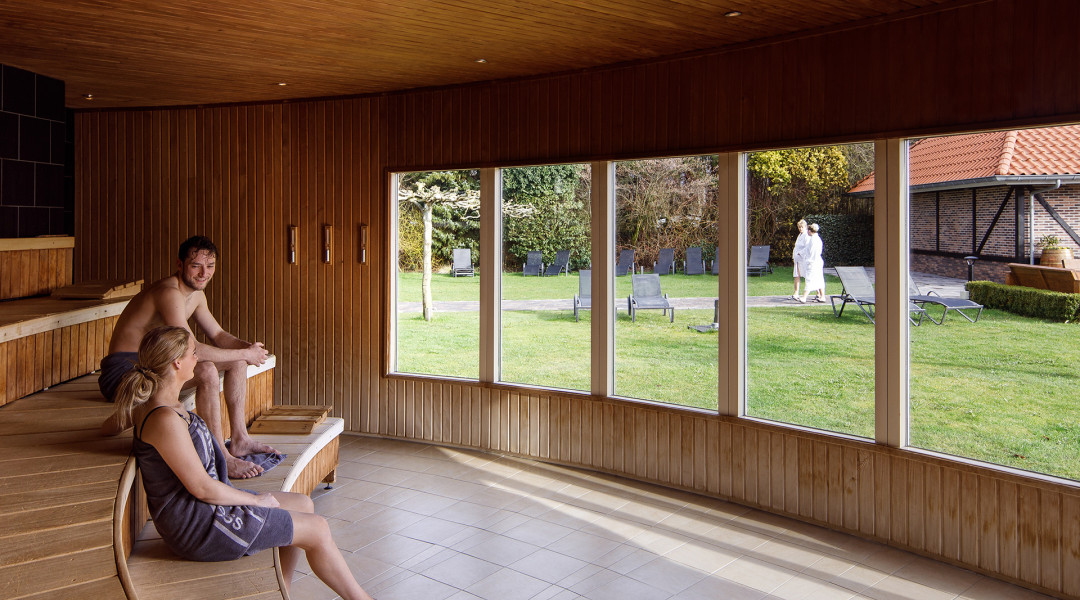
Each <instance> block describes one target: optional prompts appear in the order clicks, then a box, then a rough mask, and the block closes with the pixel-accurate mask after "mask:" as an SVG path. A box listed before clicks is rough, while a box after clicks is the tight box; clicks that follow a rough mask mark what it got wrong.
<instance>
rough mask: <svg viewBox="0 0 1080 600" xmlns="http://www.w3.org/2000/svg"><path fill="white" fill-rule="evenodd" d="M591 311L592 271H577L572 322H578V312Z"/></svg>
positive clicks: (579, 316) (579, 317) (579, 318)
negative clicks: (576, 287)
mask: <svg viewBox="0 0 1080 600" xmlns="http://www.w3.org/2000/svg"><path fill="white" fill-rule="evenodd" d="M581 310H592V270H590V269H582V270H580V271H578V293H576V294H574V320H575V321H580V320H581V315H579V314H578V311H581Z"/></svg>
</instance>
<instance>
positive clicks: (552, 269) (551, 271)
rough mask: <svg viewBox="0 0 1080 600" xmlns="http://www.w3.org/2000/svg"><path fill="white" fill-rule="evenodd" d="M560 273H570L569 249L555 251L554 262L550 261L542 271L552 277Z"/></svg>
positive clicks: (546, 275)
mask: <svg viewBox="0 0 1080 600" xmlns="http://www.w3.org/2000/svg"><path fill="white" fill-rule="evenodd" d="M560 273H566V274H567V275H569V274H570V251H569V250H559V251H558V252H556V253H555V262H553V263H551V264H550V265H548V267H547V271H546V272H544V276H545V277H554V276H556V275H558V274H560Z"/></svg>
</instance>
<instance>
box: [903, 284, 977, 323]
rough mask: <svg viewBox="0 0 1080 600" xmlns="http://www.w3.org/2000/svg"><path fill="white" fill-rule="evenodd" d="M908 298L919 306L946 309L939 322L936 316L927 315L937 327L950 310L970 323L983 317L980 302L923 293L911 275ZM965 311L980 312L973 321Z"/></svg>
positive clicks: (933, 293)
mask: <svg viewBox="0 0 1080 600" xmlns="http://www.w3.org/2000/svg"><path fill="white" fill-rule="evenodd" d="M908 296H909V299H910V300H911V301H912V302H914V303H915V304H918V305H919V306H923V305H924V304H934V305H936V306H940V307H942V308H944V309H945V310H944V311H942V313H941V319H939V320H937V321H934V315H931V314H930V313H929V312H927V313H926V316H927V317H929V318H930V320H931V321H933V322H934V324H935V325H941V324H942V323H944V322H945V315H948V314H949V311H950V310H955V311H956V312H957V313H958V314H959V315H960V316H962V317H964V318H965V319H967V320H968V322H970V323H974V322H976V321H978V320H979V317H981V316H982V311H983V305H982V304H979V303H978V302H973V301H971V300H968V299H967V298H952V297H948V298H946V297H945V296H939V295H938V294H936V293H935V292H933V291H931V292H928V293H926V294H924V293H922V291H920V290H919V286H918V284H916V283H915V280H914V279H912V278H911V275H910V274H908ZM923 308H925V307H923ZM965 309H970V310H977V311H978V312H976V313H975V318H974V319H972V318H971V317H970V316H968V315H967V314H966V313H964V310H965Z"/></svg>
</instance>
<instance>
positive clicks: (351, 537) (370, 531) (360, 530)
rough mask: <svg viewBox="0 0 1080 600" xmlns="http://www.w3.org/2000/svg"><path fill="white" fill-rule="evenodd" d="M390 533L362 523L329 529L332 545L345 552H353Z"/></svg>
mask: <svg viewBox="0 0 1080 600" xmlns="http://www.w3.org/2000/svg"><path fill="white" fill-rule="evenodd" d="M390 533H391V532H390V531H387V530H379V529H375V528H373V527H367V526H365V525H364V524H362V523H349V524H348V525H346V526H344V527H335V528H332V529H331V532H330V534H331V535H332V536H333V537H334V543H335V544H337V547H338V548H341V549H342V550H343V551H345V552H353V551H356V550H359V549H360V548H363V547H364V546H367V545H369V544H371V543H372V542H374V541H376V540H379V539H381V538H383V537H385V536H387V535H389V534H390Z"/></svg>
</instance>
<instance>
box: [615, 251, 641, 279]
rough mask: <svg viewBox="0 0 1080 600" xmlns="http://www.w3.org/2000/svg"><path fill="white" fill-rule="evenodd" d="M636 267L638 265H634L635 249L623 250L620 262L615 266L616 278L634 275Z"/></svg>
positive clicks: (620, 254)
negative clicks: (628, 274)
mask: <svg viewBox="0 0 1080 600" xmlns="http://www.w3.org/2000/svg"><path fill="white" fill-rule="evenodd" d="M636 267H637V265H635V264H634V249H633V248H628V249H626V250H623V251H622V252H620V253H619V262H618V263H616V264H615V276H616V277H622V276H623V275H626V274H627V273H630V274H631V275H632V274H633V273H634V271H635V270H636Z"/></svg>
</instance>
